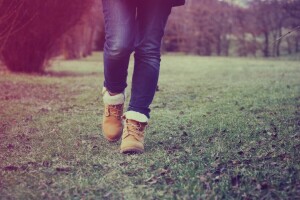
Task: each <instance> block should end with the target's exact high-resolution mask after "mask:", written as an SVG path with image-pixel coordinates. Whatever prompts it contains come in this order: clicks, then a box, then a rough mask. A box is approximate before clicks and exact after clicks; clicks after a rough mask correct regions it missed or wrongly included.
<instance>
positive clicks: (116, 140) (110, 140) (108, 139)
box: [103, 135, 121, 142]
mask: <svg viewBox="0 0 300 200" xmlns="http://www.w3.org/2000/svg"><path fill="white" fill-rule="evenodd" d="M103 137H104V138H105V139H106V140H107V141H109V142H118V141H119V140H120V139H121V137H120V138H118V139H115V140H112V139H110V138H108V137H106V136H105V135H103Z"/></svg>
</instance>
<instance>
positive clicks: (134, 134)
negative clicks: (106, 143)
mask: <svg viewBox="0 0 300 200" xmlns="http://www.w3.org/2000/svg"><path fill="white" fill-rule="evenodd" d="M123 119H124V128H123V135H122V143H121V151H120V152H121V153H143V152H144V135H145V129H146V126H147V125H148V123H147V122H139V121H136V120H133V119H128V118H126V116H125V115H124V116H123Z"/></svg>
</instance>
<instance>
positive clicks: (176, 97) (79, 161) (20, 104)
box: [0, 54, 300, 199]
mask: <svg viewBox="0 0 300 200" xmlns="http://www.w3.org/2000/svg"><path fill="white" fill-rule="evenodd" d="M101 58H102V56H101V55H99V54H95V55H94V56H92V57H90V58H88V59H86V60H81V61H55V62H54V63H53V67H52V68H49V73H47V74H48V75H45V76H37V75H24V74H11V73H9V72H6V71H3V70H2V71H1V72H0V91H1V92H0V199H15V198H19V199H44V198H46V199H64V198H72V199H96V198H98V199H103V198H105V199H200V198H202V199H206V198H208V199H214V198H217V199H220V198H224V199H258V198H259V199H271V198H272V199H296V198H300V172H299V169H300V165H299V163H300V155H299V151H300V65H299V61H289V60H279V59H277V60H272V59H270V60H263V59H254V58H253V59H250V58H214V57H211V58H206V57H194V56H181V55H166V56H164V57H163V62H162V67H161V75H160V81H159V88H160V90H159V91H158V92H157V94H156V97H155V100H154V102H153V104H152V107H151V109H152V112H151V119H150V124H149V127H148V129H147V134H146V145H145V150H146V152H145V153H144V154H142V155H122V154H120V153H119V145H120V142H117V143H109V142H107V141H105V139H104V138H103V137H102V134H101V119H102V112H103V103H102V98H101V85H102V81H103V70H102V60H101ZM130 74H132V65H131V67H130ZM130 80H131V79H128V83H130ZM129 91H130V84H129V87H128V89H127V93H128V94H129ZM127 103H128V100H127Z"/></svg>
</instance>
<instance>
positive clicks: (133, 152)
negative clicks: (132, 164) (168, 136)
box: [120, 147, 144, 154]
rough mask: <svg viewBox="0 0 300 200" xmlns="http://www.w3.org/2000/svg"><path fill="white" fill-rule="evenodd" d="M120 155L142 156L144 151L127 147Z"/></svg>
mask: <svg viewBox="0 0 300 200" xmlns="http://www.w3.org/2000/svg"><path fill="white" fill-rule="evenodd" d="M120 153H123V154H141V153H144V149H139V148H132V147H127V148H124V149H121V150H120Z"/></svg>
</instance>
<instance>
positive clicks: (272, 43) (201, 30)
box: [164, 0, 300, 57]
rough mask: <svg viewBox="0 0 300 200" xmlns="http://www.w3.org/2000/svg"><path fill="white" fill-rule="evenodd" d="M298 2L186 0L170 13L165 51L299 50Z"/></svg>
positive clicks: (241, 53)
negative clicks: (240, 4)
mask: <svg viewBox="0 0 300 200" xmlns="http://www.w3.org/2000/svg"><path fill="white" fill-rule="evenodd" d="M299 26H300V1H299V0H252V1H248V2H247V5H246V6H239V5H237V4H233V3H231V2H230V1H220V0H188V1H187V5H186V6H185V7H180V8H176V9H174V10H173V13H172V15H171V17H170V21H169V24H168V27H167V32H166V37H165V40H164V49H165V50H166V51H181V52H186V53H193V54H198V55H206V56H210V55H222V56H229V55H234V56H236V55H238V56H248V55H252V56H264V57H269V56H280V55H281V54H292V53H295V52H299V50H300V49H299V44H300V27H299Z"/></svg>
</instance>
